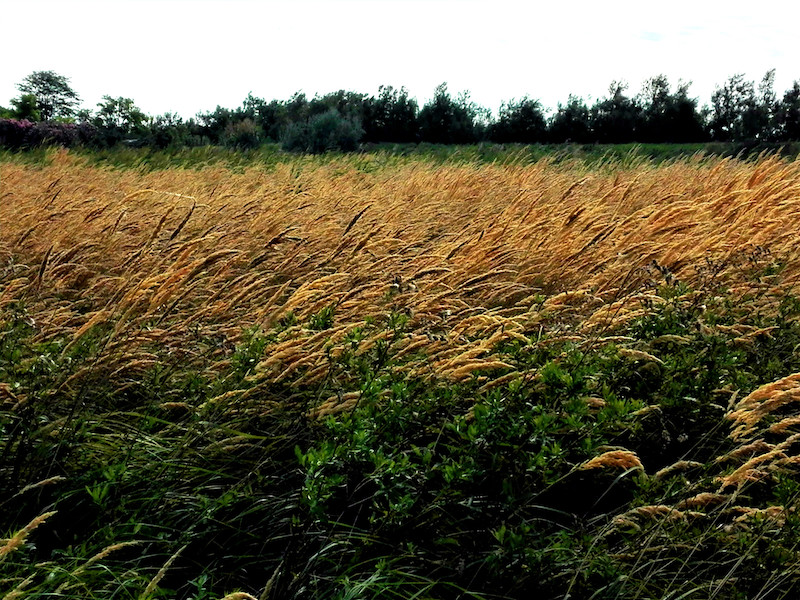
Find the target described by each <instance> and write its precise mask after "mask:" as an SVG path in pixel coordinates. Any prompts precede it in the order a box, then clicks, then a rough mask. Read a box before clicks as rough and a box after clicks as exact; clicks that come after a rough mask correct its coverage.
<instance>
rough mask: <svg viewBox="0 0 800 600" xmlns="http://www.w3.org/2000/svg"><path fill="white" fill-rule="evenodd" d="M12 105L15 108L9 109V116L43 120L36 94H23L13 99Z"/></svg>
mask: <svg viewBox="0 0 800 600" xmlns="http://www.w3.org/2000/svg"><path fill="white" fill-rule="evenodd" d="M11 105H12V106H13V107H14V108H13V109H12V110H10V111H9V117H8V118H10V119H27V120H28V121H41V118H42V116H41V112H40V111H39V108H38V106H37V102H36V96H34V95H33V94H21V95H20V97H19V98H14V99H12V100H11Z"/></svg>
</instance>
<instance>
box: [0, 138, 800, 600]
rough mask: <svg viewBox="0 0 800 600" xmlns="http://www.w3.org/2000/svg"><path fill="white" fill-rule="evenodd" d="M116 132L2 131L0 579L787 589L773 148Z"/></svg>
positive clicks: (494, 588) (397, 587) (365, 588)
mask: <svg viewBox="0 0 800 600" xmlns="http://www.w3.org/2000/svg"><path fill="white" fill-rule="evenodd" d="M195 158H196V157H195ZM111 162H112V161H108V160H103V161H98V160H96V159H93V158H92V157H90V156H87V155H81V154H74V153H73V154H71V153H69V152H66V151H48V152H47V153H46V154H44V155H41V156H39V157H38V158H37V159H36V160H27V159H25V157H21V156H13V155H4V157H3V159H2V162H0V403H1V404H0V593H5V594H6V595H5V596H4V597H5V598H8V599H11V598H38V597H47V598H54V597H55V598H62V597H63V598H70V597H72V598H98V599H99V598H103V599H105V598H137V599H144V598H192V599H194V600H202V599H213V598H222V597H227V598H229V599H230V600H233V599H234V598H239V599H244V598H251V597H254V598H258V599H260V600H265V599H268V598H337V599H341V600H344V599H355V598H408V599H411V598H416V599H424V598H443V599H444V598H486V599H489V598H529V597H536V598H572V599H576V598H641V599H645V598H665V599H666V598H671V599H675V600H677V599H678V598H684V599H689V598H704V599H705V598H720V599H723V598H724V599H734V598H736V599H738V598H742V599H745V598H747V599H753V598H762V599H767V598H783V597H787V598H792V597H793V596H794V594H793V592H794V591H795V590H796V589H798V588H800V549H799V548H798V544H800V516H798V514H797V512H796V507H797V505H798V497H799V496H800V481H799V480H798V479H797V473H798V469H799V468H800V452H795V450H800V447H798V443H799V442H800V411H798V409H797V408H798V407H797V405H795V402H796V401H798V400H800V353H798V347H800V324H798V316H800V300H798V298H797V296H796V289H795V288H796V286H797V284H798V280H799V279H800V233H798V228H797V223H798V216H799V215H800V162H797V161H794V162H791V161H788V160H782V159H779V158H775V157H766V156H762V157H760V158H758V159H753V160H749V161H741V160H736V159H723V158H711V157H706V156H704V155H700V154H696V155H693V156H688V157H686V158H681V159H675V160H666V161H660V162H659V163H657V164H656V163H654V162H651V161H649V160H646V159H644V158H642V157H641V156H635V155H632V154H627V155H625V156H623V157H622V158H614V157H607V158H605V159H604V160H601V161H588V160H582V159H581V158H580V157H566V156H561V157H559V158H558V159H548V158H547V157H545V158H542V159H540V160H536V161H531V160H530V157H525V160H522V159H521V157H520V156H517V158H516V159H514V157H510V158H506V159H504V160H502V161H495V162H489V161H486V160H482V159H480V157H478V156H477V155H476V156H475V160H470V159H469V157H460V159H458V160H444V159H436V158H431V157H428V158H426V157H424V156H403V155H400V154H396V153H389V152H375V153H372V154H361V155H353V156H327V157H316V158H315V157H288V156H286V155H275V156H272V155H270V157H269V160H258V159H257V157H250V159H249V160H242V161H240V162H238V163H237V164H235V165H233V164H230V163H225V162H221V161H218V160H208V161H207V164H200V163H198V162H197V161H195V162H194V163H193V164H192V165H191V167H192V168H180V167H178V166H174V165H171V166H168V165H165V168H157V166H154V165H153V164H146V163H138V165H137V163H136V161H135V160H132V159H131V157H128V158H127V159H126V161H125V162H126V164H127V165H128V166H125V167H121V166H112V165H111V164H110V163H111ZM226 594H227V596H226Z"/></svg>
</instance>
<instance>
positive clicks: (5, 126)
mask: <svg viewBox="0 0 800 600" xmlns="http://www.w3.org/2000/svg"><path fill="white" fill-rule="evenodd" d="M99 140H100V133H99V131H98V129H97V127H95V126H94V125H92V124H91V123H79V124H77V125H76V124H75V123H59V122H57V121H41V122H38V123H32V122H30V121H28V120H27V119H22V120H17V119H0V146H2V147H3V148H8V149H10V150H19V149H23V148H25V149H28V148H36V147H38V146H63V147H65V148H71V147H74V146H79V145H83V146H96V145H97V144H98V142H99Z"/></svg>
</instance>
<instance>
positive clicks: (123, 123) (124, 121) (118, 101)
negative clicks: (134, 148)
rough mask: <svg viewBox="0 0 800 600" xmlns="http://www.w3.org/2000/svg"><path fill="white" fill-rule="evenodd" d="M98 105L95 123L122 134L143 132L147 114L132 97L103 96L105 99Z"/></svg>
mask: <svg viewBox="0 0 800 600" xmlns="http://www.w3.org/2000/svg"><path fill="white" fill-rule="evenodd" d="M97 107H98V110H97V114H96V116H95V118H94V124H95V125H97V127H101V128H105V129H109V130H115V131H118V132H119V133H121V134H122V135H131V134H134V133H139V132H141V131H142V130H143V129H144V125H145V122H146V121H147V115H146V114H145V113H144V112H142V111H141V110H140V109H139V108H138V107H137V106H136V104H134V102H133V100H131V99H130V98H123V97H122V96H120V97H119V98H112V97H111V96H103V101H102V102H99V103H98V104H97Z"/></svg>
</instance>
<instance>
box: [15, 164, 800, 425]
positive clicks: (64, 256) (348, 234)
mask: <svg viewBox="0 0 800 600" xmlns="http://www.w3.org/2000/svg"><path fill="white" fill-rule="evenodd" d="M0 169H2V171H1V172H0V177H2V186H3V187H2V193H1V194H0V195H2V202H0V223H2V225H1V227H2V235H0V258H2V265H3V267H2V269H3V271H2V287H0V306H3V305H7V304H9V303H11V302H14V301H16V300H20V299H24V301H25V303H26V305H27V306H28V308H29V311H30V314H31V315H32V318H33V319H34V320H35V324H36V328H37V331H38V336H37V339H40V340H46V339H50V338H53V337H55V336H67V337H68V338H69V339H70V340H71V341H70V344H69V346H68V347H67V348H65V352H66V351H68V350H69V349H70V348H71V346H72V345H74V344H76V343H78V342H80V340H81V339H82V337H83V336H85V335H87V334H88V333H89V332H90V331H91V330H92V329H93V327H94V326H96V325H100V324H106V325H110V326H111V327H112V330H113V336H112V337H111V339H110V340H108V342H107V347H106V352H105V354H104V355H103V356H102V357H101V358H100V360H99V361H98V362H97V364H95V365H93V367H92V368H93V369H94V370H95V372H102V373H105V374H116V376H122V375H125V374H126V372H127V373H135V372H137V370H139V371H140V370H142V369H146V368H148V367H149V366H150V365H152V364H153V361H154V360H155V357H153V356H152V355H151V354H148V352H147V351H146V348H147V347H148V345H149V346H150V347H152V345H153V344H164V345H167V346H169V347H170V348H173V349H174V352H175V353H176V355H181V354H182V353H185V351H184V350H183V345H182V343H181V342H182V340H185V338H186V335H187V332H188V331H189V330H190V328H191V327H200V328H201V330H202V331H203V333H204V334H207V335H209V336H215V337H216V338H217V339H224V340H225V343H226V344H228V345H233V344H235V343H237V342H238V341H240V337H241V332H242V331H243V330H244V329H245V328H248V327H253V326H255V327H261V328H269V327H272V326H274V325H275V324H276V323H278V322H279V321H280V320H281V319H282V318H284V317H286V316H287V315H289V314H290V313H291V314H293V315H294V316H295V317H296V318H297V321H298V322H299V323H300V325H298V326H295V327H292V328H290V329H289V330H287V331H285V332H283V333H282V334H281V339H280V340H279V342H278V343H277V344H276V345H275V346H274V347H272V348H270V351H269V353H268V354H267V355H266V356H265V358H264V361H262V363H261V364H260V365H259V368H258V373H257V374H256V375H255V379H256V380H257V381H258V380H263V381H284V382H286V383H306V384H312V383H314V382H316V381H319V380H320V379H321V378H323V377H324V373H325V368H324V366H325V361H326V360H327V358H326V353H325V351H324V350H325V348H326V347H327V348H328V349H330V347H331V346H333V349H332V350H331V352H332V353H333V355H334V356H336V355H337V352H338V353H340V352H341V348H338V349H337V347H336V346H337V343H341V341H342V340H344V338H345V336H346V335H347V333H348V332H351V331H352V330H353V329H355V328H357V327H360V326H363V325H364V324H365V320H366V319H370V318H381V317H383V316H385V315H386V314H387V313H388V312H389V311H398V312H404V313H406V314H408V315H410V321H409V330H408V333H407V334H406V335H405V337H404V338H403V339H401V340H399V341H397V342H396V346H395V348H394V350H395V351H397V352H399V353H401V355H407V356H408V357H409V358H410V360H409V365H408V370H409V373H415V374H417V375H423V376H433V375H435V376H438V377H444V378H449V379H452V380H454V381H459V380H463V379H466V378H469V377H472V374H473V373H474V372H475V371H482V370H494V371H495V374H496V375H497V376H502V375H504V374H506V372H507V371H508V367H509V366H508V365H505V364H504V363H502V361H500V360H499V358H498V357H497V356H493V354H492V347H494V346H496V344H497V343H499V342H500V341H502V340H508V339H512V338H516V339H520V340H525V337H524V335H523V334H526V333H530V332H532V331H535V330H536V329H537V327H539V326H540V324H541V322H542V319H543V318H546V317H547V316H550V315H553V314H557V315H559V317H560V318H563V319H565V320H568V319H569V316H570V314H578V313H581V314H582V315H583V318H582V319H581V323H582V324H581V325H580V327H581V330H580V331H579V332H575V333H569V332H566V331H565V335H575V336H576V338H575V339H576V340H577V341H580V340H584V339H587V338H592V337H597V336H599V335H601V334H610V333H613V330H614V329H615V328H617V327H619V326H621V325H623V324H624V323H626V322H628V321H629V320H630V319H632V318H635V317H636V316H639V315H640V314H641V309H642V302H643V300H649V301H651V302H657V301H659V300H658V298H657V297H656V296H655V295H654V294H649V293H647V292H645V293H639V292H637V293H628V292H635V291H637V290H640V289H641V288H640V284H641V282H642V281H644V280H646V279H647V278H648V277H650V278H652V273H650V272H648V270H650V271H652V265H653V264H654V263H653V261H657V264H658V265H659V269H664V268H667V269H669V272H670V274H671V276H674V277H676V278H680V279H682V280H687V281H689V282H692V280H693V279H697V278H698V277H699V276H700V275H698V273H697V272H696V270H695V269H694V266H696V265H698V264H702V263H703V261H704V259H705V258H707V257H716V258H719V259H726V258H730V257H733V256H736V255H737V253H741V252H743V251H746V250H748V249H751V248H753V246H754V245H763V246H766V247H768V248H769V249H770V250H771V251H772V252H773V253H774V254H775V255H781V256H785V257H787V260H788V265H787V268H786V271H785V274H784V281H786V280H787V279H788V280H789V281H790V282H793V281H795V280H796V279H797V278H798V276H800V262H798V260H797V250H796V248H798V247H800V246H799V245H798V244H797V241H798V240H797V238H798V234H797V231H796V227H795V223H796V217H797V215H798V213H800V194H799V193H798V192H800V177H798V176H799V175H800V163H797V162H784V161H781V160H779V159H776V158H765V159H762V160H760V161H758V162H755V163H745V162H739V161H735V160H727V159H724V160H723V159H713V160H712V159H700V158H695V159H691V160H686V161H680V162H675V163H673V164H667V165H664V166H660V167H657V168H656V167H653V166H651V165H647V164H643V165H639V166H634V167H630V168H626V169H616V170H613V171H612V170H609V169H605V170H603V169H598V170H594V171H589V170H587V169H586V168H585V167H584V166H582V165H579V164H577V163H575V164H570V163H567V164H561V165H556V164H553V163H551V162H548V161H542V162H539V163H537V164H533V165H527V166H523V165H484V166H475V165H449V166H441V165H433V164H428V163H426V162H423V161H416V162H407V163H398V164H396V165H394V166H386V167H384V168H382V169H380V170H377V171H376V172H372V173H364V172H361V171H359V170H358V169H357V168H356V167H355V166H354V163H353V162H352V161H350V160H348V159H347V158H342V159H335V160H330V161H328V162H324V163H322V162H319V161H311V160H307V159H301V158H298V159H293V160H292V161H291V162H287V163H285V164H278V165H277V166H276V167H275V169H274V170H272V171H270V172H263V171H260V170H258V169H257V168H251V169H248V170H245V171H244V172H242V173H232V172H230V171H228V170H225V169H223V168H216V167H210V168H205V169H201V170H199V171H188V170H179V169H173V170H166V171H160V172H155V173H146V174H145V173H141V172H138V171H134V170H129V171H119V170H113V169H104V168H98V167H91V166H88V165H86V164H85V163H83V162H81V160H80V159H79V158H76V157H74V156H72V155H70V154H69V153H66V152H61V153H56V154H54V156H53V160H52V164H51V165H49V166H46V167H43V168H42V167H33V166H28V165H23V164H16V163H5V164H2V165H0ZM723 276H724V274H723ZM765 285H768V284H765ZM539 292H544V294H545V296H549V298H547V300H546V301H545V302H544V304H538V303H537V300H536V294H537V293H539ZM765 297H767V298H768V297H769V294H768V293H767V294H766V295H765ZM329 305H334V306H335V328H334V329H333V330H328V331H325V332H322V333H320V332H316V331H311V330H309V329H308V328H307V327H306V326H305V324H306V323H308V321H309V319H310V318H311V316H312V315H314V314H315V313H318V312H319V311H320V310H321V309H323V308H325V307H327V306H329ZM551 333H552V332H551ZM758 335H769V332H768V331H763V332H762V331H758V332H756V331H743V332H742V335H741V336H740V337H741V338H742V343H746V342H747V340H748V339H752V338H753V337H754V336H758ZM379 341H380V340H379V339H376V338H370V339H365V340H362V342H361V346H360V348H359V349H358V351H359V352H362V353H363V352H366V351H368V350H369V349H370V348H371V347H372V346H374V345H375V344H376V343H378V342H379ZM673 341H674V340H673ZM648 350H651V349H648ZM624 353H625V355H626V356H628V358H629V359H631V360H643V361H652V362H658V357H657V352H649V351H648V352H645V350H643V349H633V348H631V349H624ZM415 356H425V359H424V360H423V359H420V360H417V361H416V362H415V360H414V357H415ZM218 358H219V364H220V365H223V364H225V363H224V361H225V358H226V357H225V356H223V355H222V354H221V355H220V356H219V357H218ZM79 378H80V377H78V378H77V379H79ZM77 379H73V380H72V381H70V382H68V383H66V384H65V385H67V386H70V385H74V384H75V382H76V381H77ZM3 393H4V394H5V399H6V401H8V399H9V398H10V394H9V391H8V390H6V391H5V392H3ZM787 426H788V425H787Z"/></svg>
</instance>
